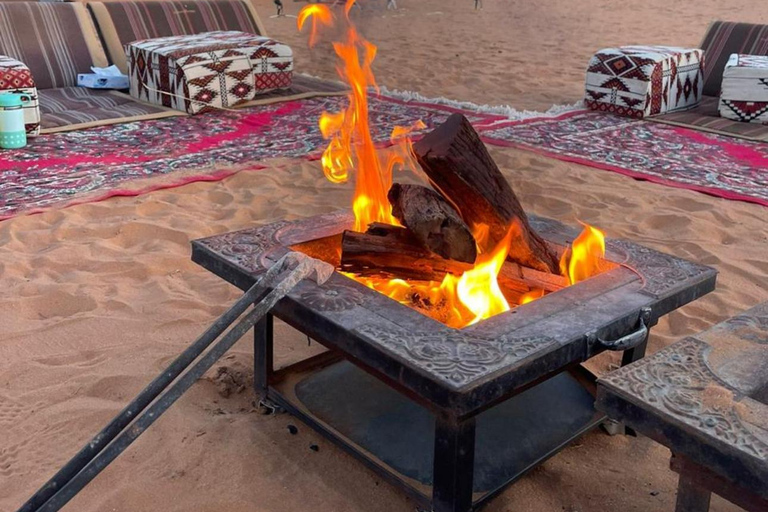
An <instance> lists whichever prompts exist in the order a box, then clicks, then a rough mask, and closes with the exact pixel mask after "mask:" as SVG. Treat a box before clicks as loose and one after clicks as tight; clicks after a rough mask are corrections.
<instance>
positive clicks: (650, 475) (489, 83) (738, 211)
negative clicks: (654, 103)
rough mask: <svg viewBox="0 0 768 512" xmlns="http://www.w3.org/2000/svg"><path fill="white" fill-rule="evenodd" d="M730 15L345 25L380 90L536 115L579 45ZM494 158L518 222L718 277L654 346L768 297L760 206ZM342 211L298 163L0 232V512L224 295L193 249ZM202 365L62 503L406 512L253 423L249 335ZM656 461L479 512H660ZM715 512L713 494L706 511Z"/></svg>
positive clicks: (594, 5)
mask: <svg viewBox="0 0 768 512" xmlns="http://www.w3.org/2000/svg"><path fill="white" fill-rule="evenodd" d="M257 3H258V6H259V7H260V8H261V9H262V12H263V13H264V18H265V22H266V24H267V27H268V29H269V30H270V31H271V33H272V34H273V35H275V36H276V37H279V38H281V39H284V40H286V41H287V42H289V43H292V44H293V45H294V46H295V47H296V50H297V62H298V65H299V69H301V70H304V71H308V72H310V73H314V74H318V75H321V76H332V75H333V71H332V62H331V60H330V58H329V57H328V55H327V54H324V51H323V50H314V51H312V52H310V51H308V50H306V49H304V48H303V46H302V45H303V38H302V37H299V36H297V35H296V34H295V33H294V27H293V25H292V23H293V21H292V20H289V19H269V18H267V15H268V14H270V13H271V12H272V7H271V2H269V1H268V0H259V1H258V2H257ZM727 3H728V5H727V6H725V5H724V2H715V1H714V0H711V1H710V0H708V1H697V2H693V1H686V2H677V3H675V2H665V1H662V0H649V1H647V2H644V3H641V4H631V5H624V4H622V5H621V6H619V5H618V4H616V3H615V2H609V1H607V0H582V1H580V2H572V1H565V0H546V1H541V2H527V1H524V0H509V1H508V0H504V1H501V0H498V1H495V2H494V1H492V0H486V1H485V9H484V10H483V11H482V12H478V13H476V12H474V11H472V9H471V4H472V2H471V0H440V1H438V0H419V1H416V0H411V1H410V2H408V1H406V0H400V1H399V2H398V4H399V5H400V6H401V7H402V8H403V10H402V11H400V12H398V13H397V14H391V13H387V12H386V11H384V10H383V5H384V2H382V1H379V2H378V3H377V5H378V8H377V9H376V10H372V9H371V10H367V12H366V13H365V16H366V19H365V21H364V22H362V23H361V25H362V26H363V28H364V29H365V30H366V33H367V34H368V36H369V38H370V39H371V40H373V41H374V42H376V43H377V44H380V55H379V58H378V66H377V72H378V76H379V78H380V83H382V84H385V85H387V86H389V87H393V88H399V89H412V90H417V91H419V92H422V93H423V94H426V95H431V96H446V97H451V98H455V99H461V100H470V101H475V102H478V103H509V104H511V105H514V106H515V107H517V108H535V109H545V108H547V107H549V106H550V105H551V104H552V103H559V104H562V103H572V102H573V101H575V100H577V99H579V97H580V93H581V83H582V77H583V67H584V63H585V62H586V60H587V58H588V57H589V54H590V53H591V52H592V51H593V50H594V49H595V48H597V47H601V46H609V45H613V44H621V43H630V42H635V43H648V42H656V43H675V44H682V45H687V44H696V42H697V41H698V39H699V38H700V37H701V34H702V33H703V31H704V28H705V26H706V24H707V22H708V21H710V20H711V19H715V18H733V17H735V16H736V15H738V16H739V17H740V18H743V19H750V20H753V21H763V22H768V12H766V11H765V9H761V8H760V7H759V5H758V4H759V2H752V1H748V0H741V1H736V0H729V2H727ZM286 4H287V7H288V9H289V10H295V9H296V8H297V7H298V5H300V4H294V3H290V2H286ZM438 12H439V14H438ZM732 13H733V14H732ZM492 153H493V156H494V157H495V158H496V159H497V162H498V163H499V166H500V167H501V168H502V169H503V170H504V172H505V174H506V176H507V177H508V178H509V180H510V181H511V183H512V184H513V186H514V187H515V189H516V190H517V192H518V195H519V196H520V197H521V198H522V200H523V202H524V204H525V206H526V207H527V208H528V209H529V211H531V212H534V213H537V214H541V215H546V216H552V217H556V218H558V219H561V220H563V221H566V222H575V221H576V219H580V220H583V221H585V222H589V223H591V224H594V225H596V226H599V227H601V228H603V229H604V230H605V231H607V233H608V234H609V236H613V237H625V238H629V239H632V240H635V241H637V242H639V243H642V244H646V245H648V246H650V247H653V248H656V249H660V250H663V251H666V252H669V253H672V254H675V255H678V256H681V257H685V258H690V259H692V260H695V261H699V262H701V263H704V264H707V265H712V266H715V267H717V268H718V269H719V270H720V272H721V273H720V277H719V281H718V289H717V291H716V292H715V293H712V294H710V295H709V296H707V297H705V298H704V299H702V300H700V301H697V302H696V303H695V304H692V305H689V306H687V307H685V308H683V309H681V310H679V311H678V312H675V313H673V314H671V315H669V317H667V318H666V319H665V320H664V321H662V322H661V324H660V325H659V326H658V328H656V329H655V332H654V334H653V337H652V340H651V350H657V349H658V348H660V347H662V346H665V345H667V344H669V343H671V342H672V341H674V340H676V339H678V338H679V337H681V336H684V335H687V334H692V333H695V332H697V331H699V330H702V329H704V328H706V327H708V326H710V325H712V324H714V323H716V322H718V321H721V320H723V319H724V318H726V317H728V316H730V315H733V314H735V313H737V312H739V311H741V310H743V309H746V308H747V307H749V306H752V305H754V304H756V303H758V302H761V301H765V300H768V263H766V258H765V254H766V248H768V231H766V229H765V225H766V220H768V210H766V209H765V208H763V207H760V206H756V205H750V204H746V203H738V202H731V201H726V200H723V199H717V198H713V197H709V196H706V195H702V194H698V193H695V192H689V191H684V190H678V189H672V188H666V187H662V186H659V185H654V184H650V183H644V182H638V181H634V180H632V179H630V178H627V177H624V176H620V175H617V174H612V173H609V172H605V171H599V170H596V169H590V168H586V167H581V166H577V165H573V164H568V163H564V162H559V161H555V160H550V159H547V158H544V157H541V156H538V155H535V154H532V153H527V152H524V151H518V150H513V149H499V148H492ZM349 198H350V188H349V187H347V186H339V185H332V184H330V183H327V182H326V181H325V179H324V178H323V177H322V173H321V172H320V169H319V166H318V164H317V163H310V162H300V163H295V164H292V165H289V166H287V167H276V166H273V167H270V168H267V169H264V170H261V171H254V172H241V173H239V174H237V175H235V176H232V177H230V178H228V179H226V180H224V181H222V182H218V183H197V184H191V185H187V186H184V187H180V188H177V189H173V190H166V191H158V192H154V193H152V194H149V195H144V196H141V197H138V198H118V199H111V200H109V201H106V202H103V203H98V204H89V205H81V206H76V207H72V208H68V209H65V210H60V211H50V212H47V213H44V214H41V215H34V216H28V217H19V218H16V219H13V220H9V221H5V222H2V223H0V273H2V278H3V281H2V282H3V285H4V286H3V291H2V293H0V325H1V326H2V329H3V331H2V332H3V336H2V338H1V339H0V510H13V509H15V507H17V506H18V505H20V504H21V502H22V501H23V500H24V499H25V498H26V497H27V496H28V495H29V494H30V493H31V492H33V491H34V490H35V489H36V488H37V487H38V486H39V485H40V484H41V483H42V482H43V481H44V480H45V479H47V478H48V477H49V476H51V474H52V473H53V472H54V471H55V470H56V468H57V467H58V466H59V465H61V464H62V463H63V462H65V461H66V460H67V459H68V458H69V456H71V455H72V454H73V453H74V452H75V451H76V450H77V449H78V448H79V447H80V446H81V445H82V443H84V442H85V441H86V440H87V439H89V438H90V436H91V435H92V434H93V433H95V432H96V431H97V430H98V429H100V428H101V427H102V426H103V425H104V424H105V423H106V421H107V420H108V419H109V418H111V417H112V416H113V415H114V414H115V413H116V412H117V411H118V410H119V409H120V408H121V407H122V406H123V405H124V404H125V403H126V402H127V400H129V399H130V398H132V397H133V395H135V394H136V393H137V392H138V391H139V390H140V389H141V388H142V387H143V386H144V385H145V384H146V383H147V382H149V380H150V379H151V378H152V377H154V375H155V374H156V373H157V372H158V371H159V370H160V369H162V368H163V366H164V365H165V364H167V363H168V362H169V361H170V360H171V359H172V358H173V357H174V356H175V355H176V354H177V353H178V352H179V351H180V350H182V349H183V348H184V347H185V346H186V344H188V343H189V342H191V340H193V339H194V338H195V336H197V335H198V334H199V333H200V332H202V331H203V330H204V329H205V327H207V325H208V324H209V323H210V322H211V321H212V320H213V318H214V317H215V316H216V315H217V314H219V313H221V312H222V311H223V310H224V309H225V308H226V307H227V306H228V305H229V304H231V302H232V301H233V300H234V299H235V298H236V297H237V296H238V293H237V292H236V290H234V289H233V288H232V287H230V286H228V285H226V284H224V283H223V282H222V281H220V280H219V279H217V278H215V277H214V276H212V275H210V274H209V273H207V272H205V271H203V270H201V269H200V268H198V267H197V266H196V265H194V264H193V263H191V261H190V260H189V253H190V250H189V241H190V240H192V239H194V238H198V237H201V236H206V235H211V234H214V233H220V232H225V231H230V230H234V229H239V228H244V227H247V226H252V225H254V224H256V223H266V222H270V221H274V220H277V219H284V218H288V219H292V218H300V217H305V216H309V215H314V214H318V213H322V212H329V211H333V210H335V209H337V208H339V207H346V206H347V205H348V203H349ZM277 336H278V339H279V342H278V344H277V353H276V357H277V363H278V364H285V363H287V362H289V361H293V360H296V359H298V358H301V357H305V356H306V355H307V354H309V353H310V352H311V351H313V350H315V349H316V347H314V346H313V347H309V348H308V347H307V341H306V339H305V338H304V337H302V336H301V335H298V334H297V333H295V332H294V331H292V330H291V329H289V328H288V327H286V326H284V325H279V326H278V328H277ZM609 364H610V360H609V359H608V358H604V359H601V360H600V361H599V362H597V363H596V367H597V369H598V370H600V371H605V370H606V369H607V368H608V365H609ZM218 367H226V370H224V371H225V375H224V377H225V378H218V379H217V378H216V372H211V374H210V375H209V376H207V378H206V379H205V380H203V381H201V382H199V383H198V384H197V385H196V386H195V387H194V388H193V389H192V391H190V393H188V395H187V396H185V397H184V398H183V399H182V400H180V402H179V403H178V404H177V405H176V406H174V407H173V408H172V409H171V410H170V411H169V412H168V413H167V414H166V416H165V417H164V418H163V419H162V420H160V421H159V422H158V423H157V424H156V425H155V426H153V427H152V429H151V430H150V431H149V432H148V433H147V434H145V435H144V436H143V437H142V438H141V440H140V441H139V442H137V443H136V444H135V445H134V446H133V447H132V448H131V449H130V450H129V451H127V452H126V453H125V454H124V455H123V456H122V457H121V458H120V459H119V460H118V461H117V462H116V463H115V464H114V465H113V466H112V467H110V468H109V469H108V470H106V471H105V472H104V473H103V474H102V475H101V476H99V477H98V478H97V479H96V480H95V481H94V482H93V483H92V484H91V485H90V486H89V487H88V488H87V489H86V490H85V491H84V492H83V493H82V494H81V495H80V496H78V497H77V498H76V499H75V500H74V501H73V503H72V504H71V505H70V506H69V510H79V511H82V512H90V511H106V510H109V511H115V512H123V511H126V512H127V511H150V510H159V509H162V510H168V511H201V512H208V511H210V512H214V511H216V512H218V511H221V510H229V511H232V512H238V511H243V512H245V511H253V510H259V511H275V512H280V511H285V512H288V511H290V512H295V511H299V510H310V509H311V510H317V511H329V512H330V511H357V510H366V511H371V512H376V511H382V512H385V511H386V512H392V511H404V512H405V511H410V510H413V508H414V504H413V503H412V502H410V501H409V500H408V499H406V498H405V497H404V496H403V495H402V494H401V493H400V492H398V491H397V490H396V489H395V488H393V487H391V486H389V485H388V484H386V483H384V482H381V481H380V480H379V479H378V477H377V476H376V475H374V474H373V473H371V472H370V471H368V470H365V469H363V467H362V466H361V465H360V464H359V463H357V462H356V461H354V460H352V459H351V457H349V456H347V455H345V454H343V453H342V452H341V451H340V450H338V449H336V448H334V447H332V446H331V445H330V444H329V443H327V442H325V441H323V440H322V439H321V438H320V437H319V436H317V435H316V434H314V433H313V432H311V431H309V429H308V428H306V427H303V426H302V425H301V424H300V423H298V421H297V420H295V419H293V418H291V417H290V416H287V415H278V416H261V415H259V414H257V413H256V412H255V411H254V408H253V406H252V400H253V395H252V393H251V392H250V390H249V389H248V385H249V382H250V380H251V378H252V369H251V347H250V343H249V341H248V340H247V339H244V340H242V341H241V342H240V343H239V344H238V345H237V346H236V347H235V349H234V350H233V351H232V352H231V353H230V354H229V355H228V356H227V358H226V359H225V360H222V361H221V363H220V364H219V365H218ZM217 371H221V370H217ZM241 385H242V386H245V387H246V389H245V390H244V391H241V392H237V390H238V388H239V387H240V386H241ZM222 389H224V390H229V391H231V394H229V396H228V397H227V398H225V397H223V396H222V394H221V393H220V392H221V391H222ZM223 394H227V393H226V392H225V393H223ZM288 424H296V425H298V427H299V433H298V435H296V436H292V435H290V434H289V433H288V431H287V429H286V426H287V425H288ZM312 443H316V444H318V445H319V447H320V450H319V452H314V451H311V450H310V449H309V445H310V444H312ZM668 455H669V454H668V452H667V451H666V449H664V448H662V447H659V446H658V445H655V444H653V443H651V442H650V441H648V440H647V439H632V438H625V437H608V436H605V435H603V434H600V433H597V432H596V433H593V434H590V435H588V436H586V437H585V438H584V439H583V440H582V441H580V442H579V443H577V444H575V445H573V446H571V447H569V448H567V449H566V450H565V451H564V452H563V453H562V454H560V455H558V456H557V457H555V458H553V459H551V460H550V461H548V462H547V463H545V464H544V465H543V466H541V467H540V468H538V469H536V470H535V471H533V472H532V473H531V474H530V475H529V476H527V477H525V478H523V479H522V480H521V481H520V482H519V483H517V484H516V485H515V486H513V487H512V488H511V489H509V490H507V491H506V492H505V493H504V494H503V495H502V496H501V497H500V498H498V499H497V500H496V501H494V502H493V503H492V504H491V505H490V506H489V507H488V508H487V509H486V510H489V511H493V512H496V511H498V512H500V511H502V510H525V511H540V512H545V511H547V512H548V511H563V510H568V511H577V510H578V511H592V510H600V511H606V512H607V511H616V512H619V511H622V512H623V511H647V510H672V509H673V506H674V497H675V486H676V478H675V476H674V474H673V473H671V472H670V471H669V470H668V469H667V467H668ZM734 509H735V508H734V507H733V506H731V505H729V504H727V503H725V502H724V501H722V500H720V499H717V498H716V499H715V500H714V505H713V510H716V511H723V510H734Z"/></svg>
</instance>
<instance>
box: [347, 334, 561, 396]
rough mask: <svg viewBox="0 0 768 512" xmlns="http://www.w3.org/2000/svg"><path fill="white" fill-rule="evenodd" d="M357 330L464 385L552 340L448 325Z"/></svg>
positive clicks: (438, 374) (438, 373)
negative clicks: (496, 334)
mask: <svg viewBox="0 0 768 512" xmlns="http://www.w3.org/2000/svg"><path fill="white" fill-rule="evenodd" d="M357 331H358V332H359V333H360V334H362V335H364V336H366V337H368V338H371V339H372V340H375V341H376V342H378V343H380V344H382V345H384V346H386V347H387V348H389V349H390V350H393V351H395V352H396V353H398V354H400V355H402V356H405V357H408V358H409V359H410V360H412V361H414V362H415V363H416V364H418V365H419V366H422V367H423V368H425V369H426V370H428V371H429V372H430V373H432V374H433V375H436V376H437V377H439V378H440V379H442V380H444V381H446V382H450V383H451V384H454V385H456V386H462V385H465V384H467V383H469V382H470V381H471V380H473V379H475V378H477V377H480V376H482V375H486V374H488V373H490V372H492V371H494V370H496V369H498V368H500V367H501V366H504V365H509V364H512V363H514V362H516V361H519V360H521V359H523V358H524V357H525V356H527V355H528V354H530V353H532V352H534V351H535V350H539V349H541V348H543V347H545V346H547V345H550V344H552V343H554V340H553V339H552V338H549V337H546V336H540V337H522V338H513V337H509V336H501V337H499V338H495V339H494V338H485V337H481V336H475V335H468V334H465V333H463V332H461V331H457V330H455V329H448V328H445V329H437V330H435V331H434V332H407V331H404V330H398V329H385V328H381V327H375V326H370V325H366V326H363V327H360V328H358V329H357Z"/></svg>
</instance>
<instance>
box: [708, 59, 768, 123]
mask: <svg viewBox="0 0 768 512" xmlns="http://www.w3.org/2000/svg"><path fill="white" fill-rule="evenodd" d="M719 110H720V115H721V116H723V117H726V118H728V119H733V120H735V121H745V122H749V123H760V124H768V57H764V56H757V55H740V54H738V53H734V54H733V55H731V57H730V58H729V59H728V62H727V63H726V65H725V70H724V71H723V83H722V89H721V91H720V105H719Z"/></svg>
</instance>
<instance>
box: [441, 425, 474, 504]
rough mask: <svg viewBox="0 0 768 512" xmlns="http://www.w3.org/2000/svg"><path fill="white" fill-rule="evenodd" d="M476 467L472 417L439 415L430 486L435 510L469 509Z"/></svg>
mask: <svg viewBox="0 0 768 512" xmlns="http://www.w3.org/2000/svg"><path fill="white" fill-rule="evenodd" d="M474 469H475V418H474V417H473V418H469V419H466V420H463V421H457V420H455V419H453V418H444V417H440V416H438V418H437V420H436V422H435V460H434V473H433V475H434V476H433V489H432V509H433V511H434V512H469V511H470V510H471V509H472V488H473V481H472V479H473V476H474Z"/></svg>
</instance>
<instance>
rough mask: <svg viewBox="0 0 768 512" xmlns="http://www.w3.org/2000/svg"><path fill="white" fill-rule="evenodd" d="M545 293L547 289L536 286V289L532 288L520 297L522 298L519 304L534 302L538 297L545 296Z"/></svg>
mask: <svg viewBox="0 0 768 512" xmlns="http://www.w3.org/2000/svg"><path fill="white" fill-rule="evenodd" d="M544 293H545V291H544V290H542V289H540V288H536V289H534V290H531V291H529V292H528V293H524V294H523V295H522V296H521V297H520V300H519V301H518V304H519V305H521V306H522V305H523V304H528V303H529V302H533V301H535V300H537V299H540V298H542V297H543V296H544Z"/></svg>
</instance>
